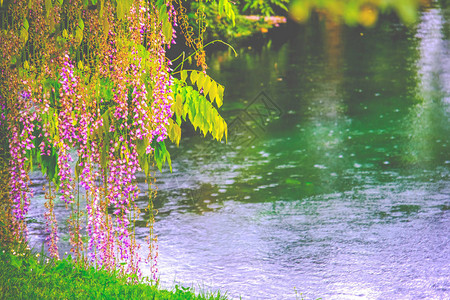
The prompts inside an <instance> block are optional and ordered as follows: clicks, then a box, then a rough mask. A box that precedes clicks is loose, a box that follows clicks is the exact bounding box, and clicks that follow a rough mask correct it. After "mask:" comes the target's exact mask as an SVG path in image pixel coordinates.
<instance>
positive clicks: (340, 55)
mask: <svg viewBox="0 0 450 300" xmlns="http://www.w3.org/2000/svg"><path fill="white" fill-rule="evenodd" d="M446 14H448V12H447V11H445V10H442V9H438V8H431V9H429V10H428V11H426V12H424V14H423V16H422V20H421V23H420V24H418V25H417V26H416V27H415V28H406V27H404V26H402V25H400V24H398V23H396V22H395V21H390V20H381V22H380V23H379V24H378V25H377V27H375V28H372V29H366V28H348V27H345V26H341V25H337V24H334V23H332V22H329V21H326V20H312V21H311V24H308V25H305V26H300V27H298V28H295V29H292V28H291V31H288V32H285V33H283V32H282V31H281V32H279V33H278V34H277V35H276V36H274V38H273V40H272V42H271V43H270V44H269V45H266V46H263V47H258V48H248V49H241V51H240V53H239V57H237V58H234V55H232V53H229V52H226V51H225V52H216V53H213V54H212V57H211V59H210V61H209V66H210V68H211V69H210V73H211V75H212V77H213V78H215V79H216V80H217V81H218V82H220V83H222V84H224V85H225V86H226V87H227V89H226V95H225V98H226V99H225V104H224V106H223V114H224V116H225V118H226V119H227V121H228V124H229V130H230V133H229V141H228V143H227V144H224V143H217V142H209V141H204V140H203V139H202V138H200V137H198V136H196V135H195V134H192V132H191V133H190V134H189V133H188V134H187V137H186V138H185V139H184V141H183V143H182V146H181V147H180V148H178V149H176V148H175V147H172V148H171V149H172V153H173V154H172V156H173V162H174V172H173V173H172V174H168V175H164V174H162V175H161V177H160V178H159V180H158V184H159V186H160V193H159V194H158V198H157V203H156V205H157V207H158V209H159V215H158V217H157V227H158V228H159V232H160V240H161V245H160V247H161V248H160V249H161V269H162V270H164V268H165V270H166V273H165V274H162V276H166V278H169V281H170V279H172V278H173V276H177V279H179V280H180V281H183V280H194V281H195V280H196V279H198V280H200V281H202V282H205V280H206V282H205V284H206V285H207V286H209V287H211V288H221V289H225V290H227V291H229V293H230V295H232V296H238V295H241V296H243V297H244V298H249V299H257V298H258V299H259V298H261V299H276V298H278V299H291V298H293V297H294V292H293V288H294V287H297V288H298V287H301V290H302V291H304V292H305V293H306V295H310V296H311V297H314V296H316V297H319V296H323V297H325V298H326V299H328V298H333V297H337V298H340V299H347V298H352V297H362V298H366V299H375V298H380V297H381V298H384V299H386V298H392V297H394V296H395V297H397V296H399V295H400V296H402V297H413V298H414V297H425V298H426V297H431V298H433V297H437V298H439V297H441V296H442V295H444V294H445V293H447V292H450V283H449V282H448V277H447V276H448V272H449V271H450V270H449V265H448V262H447V263H446V262H445V261H446V260H447V259H448V257H449V255H450V249H449V246H448V245H449V243H450V240H449V236H450V235H449V231H448V229H446V228H447V227H446V226H445V224H448V221H450V215H449V214H448V207H449V205H450V172H449V167H450V151H449V145H450V141H449V138H450V122H449V117H450V108H449V107H450V101H449V99H450V81H449V80H448V79H450V56H449V46H448V45H449V41H448V37H447V36H448V32H447V31H448V30H446V29H445V28H448V23H447V21H446V20H447V19H446V18H445V15H446ZM446 32H447V33H446ZM424 241H426V242H425V243H426V245H428V246H429V247H428V246H427V247H424V245H425V244H424ZM446 245H447V246H446ZM174 274H176V275H174ZM182 274H183V275H182ZM243 277H244V278H243ZM205 278H210V280H211V281H209V279H205ZM446 278H447V279H446ZM402 282H403V283H405V282H406V283H407V284H408V286H409V288H405V287H404V285H402ZM412 286H414V288H413V287H412ZM395 297H394V298H395Z"/></svg>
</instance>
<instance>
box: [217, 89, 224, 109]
mask: <svg viewBox="0 0 450 300" xmlns="http://www.w3.org/2000/svg"><path fill="white" fill-rule="evenodd" d="M224 89H225V88H224V87H223V85H218V86H217V96H216V103H217V107H221V106H222V104H223V91H224Z"/></svg>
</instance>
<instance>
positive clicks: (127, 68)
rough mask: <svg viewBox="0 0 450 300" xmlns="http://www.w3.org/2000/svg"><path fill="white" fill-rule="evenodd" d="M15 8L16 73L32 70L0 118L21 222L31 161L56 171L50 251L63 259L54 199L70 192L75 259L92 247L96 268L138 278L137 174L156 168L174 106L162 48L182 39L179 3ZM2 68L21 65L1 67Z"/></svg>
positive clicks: (19, 226)
mask: <svg viewBox="0 0 450 300" xmlns="http://www.w3.org/2000/svg"><path fill="white" fill-rule="evenodd" d="M96 2H97V1H96ZM88 4H89V3H88ZM92 8H94V9H92ZM161 11H164V13H162V14H161V13H160V12H161ZM8 14H9V15H10V16H12V18H13V19H14V22H16V23H20V24H21V26H18V27H11V28H9V29H10V30H9V31H8V33H10V32H18V34H19V35H20V37H19V38H18V39H16V40H15V41H20V42H22V45H21V46H22V47H23V48H22V49H23V50H22V51H23V53H24V55H23V57H25V60H24V61H23V62H22V63H23V68H21V69H20V72H21V73H15V75H16V76H17V78H30V80H29V81H22V82H21V83H20V84H19V85H18V87H17V89H16V92H15V93H16V95H13V94H12V93H11V91H9V90H8V91H6V90H4V89H1V88H0V95H6V96H7V97H8V99H9V100H8V101H2V102H1V105H2V110H1V114H2V115H1V116H0V117H2V118H1V122H2V124H1V125H4V122H5V121H6V120H7V121H8V129H9V132H10V138H9V140H10V145H9V148H10V156H11V166H10V174H11V182H10V186H11V192H10V195H11V201H12V203H13V207H12V214H13V219H14V220H15V224H14V228H13V229H14V231H15V232H16V233H18V234H19V235H21V236H23V237H24V238H26V232H27V230H26V222H25V218H26V215H27V211H28V208H29V205H30V198H31V197H32V194H31V191H30V188H29V185H30V180H29V177H28V172H29V169H30V167H31V163H30V159H31V158H34V160H35V162H38V163H40V164H41V168H42V171H43V172H44V173H45V175H47V177H48V179H49V186H48V187H47V188H46V199H47V202H46V204H45V206H46V208H47V212H46V213H45V219H46V224H47V232H48V247H49V252H50V254H51V256H53V257H55V258H58V257H59V253H58V240H59V236H58V224H57V221H56V217H55V213H54V208H55V206H56V205H58V199H61V200H62V202H63V203H65V205H66V207H67V208H69V207H70V208H71V210H72V216H71V217H70V218H69V228H71V233H70V235H71V236H70V242H71V245H72V250H73V251H74V252H76V254H77V257H80V255H81V254H82V253H81V251H83V249H85V251H87V252H88V253H87V254H89V255H88V257H90V258H91V259H92V262H93V263H94V264H96V265H97V266H99V267H104V268H107V269H114V268H117V267H119V268H120V269H121V270H122V271H123V272H124V273H134V274H138V275H140V274H141V272H140V269H139V265H140V262H141V258H140V256H139V249H140V247H141V246H140V245H139V244H138V243H137V242H136V239H135V236H134V232H133V230H132V229H131V227H132V226H131V225H132V222H134V220H135V219H136V218H139V217H140V210H139V207H138V206H137V204H136V199H137V197H138V195H139V192H140V191H139V188H138V186H137V182H136V173H137V172H139V171H143V162H145V165H146V169H148V164H149V161H150V159H151V158H152V156H153V155H154V151H155V145H157V144H158V143H163V142H164V140H165V139H166V138H167V136H168V131H167V129H168V126H169V124H170V122H169V119H170V118H171V117H172V115H173V113H172V110H171V107H172V102H173V97H172V91H171V85H172V84H173V82H172V79H171V75H170V74H169V72H170V71H171V70H170V68H169V61H168V60H167V58H166V57H165V48H166V47H170V45H171V44H172V43H175V40H174V38H175V37H176V35H175V30H174V29H173V24H174V23H175V22H176V11H175V9H174V8H173V5H172V4H171V1H170V0H169V1H168V2H165V1H157V2H156V3H153V4H149V2H147V1H137V0H136V1H131V0H130V1H123V2H122V1H121V2H120V3H119V2H118V1H117V2H115V1H101V2H97V3H94V4H92V3H90V4H89V5H88V6H85V1H81V0H71V1H64V2H63V3H62V4H58V3H56V4H55V3H53V1H45V3H44V1H42V0H37V1H35V3H34V4H33V7H26V6H24V5H21V4H20V5H15V4H10V6H9V8H8ZM58 28H62V29H61V32H58ZM167 32H169V33H170V34H169V35H168V34H167ZM11 41H12V40H11ZM16 44H17V43H16ZM31 45H33V46H32V47H31ZM1 71H2V74H7V73H8V72H9V73H11V72H12V71H11V70H9V69H8V66H3V65H2V70H1ZM31 78H33V80H31ZM12 106H14V107H13V109H9V110H8V109H7V108H11V107H12ZM6 114H8V115H6ZM77 185H78V188H76V187H77ZM80 188H81V192H79V190H80ZM80 196H81V197H82V198H84V201H85V203H86V208H85V215H86V217H87V223H86V225H85V229H83V226H82V222H81V221H82V220H80V214H83V212H82V209H81V208H80ZM83 232H85V234H86V235H87V236H88V244H87V245H86V247H84V245H83V242H82V241H83V239H82V234H83ZM154 278H156V275H155V274H154Z"/></svg>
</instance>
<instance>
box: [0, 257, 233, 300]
mask: <svg viewBox="0 0 450 300" xmlns="http://www.w3.org/2000/svg"><path fill="white" fill-rule="evenodd" d="M0 299H155V300H156V299H199V300H200V299H201V300H206V299H210V300H212V299H214V300H219V299H220V300H222V299H227V297H226V296H223V295H220V293H216V294H200V295H196V294H195V293H194V291H193V290H191V289H189V288H183V287H178V286H175V288H174V290H172V291H167V290H161V289H158V288H157V287H156V286H154V285H149V284H146V283H139V284H129V283H128V282H127V279H126V278H123V277H121V276H117V274H113V273H111V272H107V271H102V270H100V271H99V270H96V269H95V268H93V267H89V266H82V265H81V266H80V265H78V264H76V263H74V262H73V260H72V259H71V258H70V257H69V258H65V259H63V260H59V261H55V260H51V259H47V258H43V257H41V256H40V255H39V254H32V253H31V252H30V251H28V250H25V251H19V253H17V252H16V251H12V250H9V251H8V250H3V249H0Z"/></svg>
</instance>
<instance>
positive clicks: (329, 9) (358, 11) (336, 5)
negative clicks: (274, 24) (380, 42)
mask: <svg viewBox="0 0 450 300" xmlns="http://www.w3.org/2000/svg"><path fill="white" fill-rule="evenodd" d="M428 2H429V1H427V0H292V1H291V3H290V7H289V13H290V15H291V16H292V18H293V19H294V20H296V21H299V22H304V21H306V20H308V18H309V16H310V14H311V12H312V11H319V12H321V13H324V14H326V15H327V16H328V17H330V18H334V19H335V20H337V21H343V22H345V23H346V24H348V25H357V24H361V25H363V26H372V25H374V24H375V22H376V21H377V19H378V15H379V14H380V13H390V12H395V13H396V14H397V15H398V16H399V18H400V19H401V20H402V22H404V23H406V24H411V23H413V22H415V20H416V18H417V15H418V8H419V6H420V5H425V4H427V3H428Z"/></svg>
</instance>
